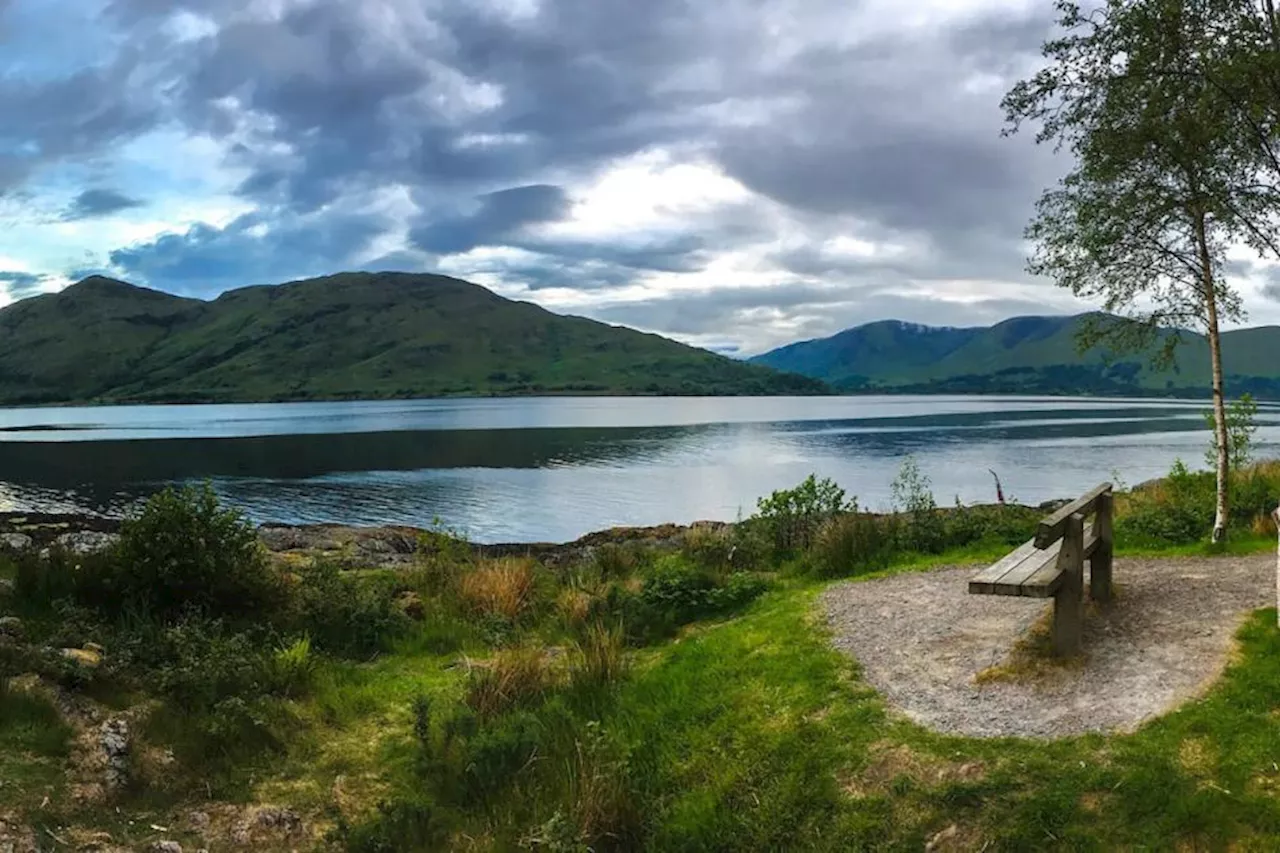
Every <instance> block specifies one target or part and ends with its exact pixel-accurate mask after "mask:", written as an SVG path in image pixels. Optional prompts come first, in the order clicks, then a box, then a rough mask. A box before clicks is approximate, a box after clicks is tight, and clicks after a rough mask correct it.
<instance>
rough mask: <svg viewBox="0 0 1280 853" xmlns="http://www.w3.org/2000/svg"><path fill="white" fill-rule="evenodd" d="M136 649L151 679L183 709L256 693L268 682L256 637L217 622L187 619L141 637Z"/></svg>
mask: <svg viewBox="0 0 1280 853" xmlns="http://www.w3.org/2000/svg"><path fill="white" fill-rule="evenodd" d="M144 642H145V643H146V645H147V646H148V648H145V649H139V650H136V651H135V655H137V656H138V658H140V660H139V662H140V663H142V664H143V665H144V666H145V667H146V668H147V669H149V670H150V671H151V676H152V683H153V685H154V686H155V687H156V689H158V690H159V691H160V692H161V693H163V694H164V695H165V696H167V697H168V698H169V699H170V700H171V701H172V702H173V703H174V704H175V705H177V706H178V707H179V708H181V709H184V710H201V709H210V708H213V707H214V706H215V705H217V704H218V703H219V702H221V701H223V700H225V699H226V698H228V697H255V696H259V695H262V694H263V693H265V692H266V690H267V687H268V685H269V684H270V667H271V664H270V659H269V657H268V655H266V654H265V653H263V651H262V648H263V643H262V641H261V640H260V639H258V638H254V637H251V636H250V635H249V634H247V633H242V632H241V633H236V632H231V631H228V630H227V629H226V627H225V626H224V625H223V624H222V623H220V622H205V621H200V620H194V619H192V620H188V621H185V622H182V623H179V624H177V625H174V626H173V627H171V628H168V629H166V630H164V631H163V632H161V633H160V634H159V635H158V636H156V637H152V638H146V639H145V640H144Z"/></svg>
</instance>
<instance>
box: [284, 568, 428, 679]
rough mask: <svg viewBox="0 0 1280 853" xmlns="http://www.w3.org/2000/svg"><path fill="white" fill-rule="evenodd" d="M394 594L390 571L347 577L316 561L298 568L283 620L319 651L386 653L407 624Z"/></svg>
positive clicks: (364, 654) (363, 654)
mask: <svg viewBox="0 0 1280 853" xmlns="http://www.w3.org/2000/svg"><path fill="white" fill-rule="evenodd" d="M395 596H396V581H395V579H394V578H393V577H391V576H389V575H386V574H370V575H352V574H349V573H346V572H343V571H341V570H340V569H339V568H338V566H337V565H336V564H334V563H331V562H328V561H324V560H320V561H317V562H316V563H315V564H313V565H311V566H307V567H304V568H302V569H301V570H299V572H298V583H297V585H296V588H295V592H294V595H293V602H292V613H291V615H290V616H288V617H287V624H288V627H289V629H290V630H291V631H292V632H293V633H295V634H305V635H307V636H308V637H310V638H311V642H312V643H314V644H315V647H316V648H317V649H319V650H321V651H325V652H329V653H330V654H334V655H341V656H345V657H367V656H369V655H372V654H376V653H378V652H382V651H386V650H387V649H388V648H390V646H391V644H392V642H393V641H394V640H395V639H396V638H398V637H400V636H403V635H404V633H405V632H406V631H407V630H408V628H409V624H410V620H409V618H408V617H407V616H405V614H404V613H403V612H402V611H401V610H400V608H398V607H397V606H396V601H395Z"/></svg>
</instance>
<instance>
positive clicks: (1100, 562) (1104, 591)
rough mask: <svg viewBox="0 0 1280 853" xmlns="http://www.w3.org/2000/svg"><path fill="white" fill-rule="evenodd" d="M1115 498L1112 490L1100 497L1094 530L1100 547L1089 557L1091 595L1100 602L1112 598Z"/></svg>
mask: <svg viewBox="0 0 1280 853" xmlns="http://www.w3.org/2000/svg"><path fill="white" fill-rule="evenodd" d="M1113 500H1114V499H1113V498H1112V496H1111V493H1110V492H1108V493H1106V494H1105V495H1102V496H1101V497H1099V498H1098V511H1097V515H1096V516H1095V518H1094V522H1093V532H1094V534H1096V535H1097V537H1098V548H1097V550H1096V551H1094V552H1093V556H1091V557H1090V558H1089V597H1090V598H1091V599H1093V600H1094V601H1096V602H1098V603H1100V604H1105V603H1106V602H1108V601H1110V600H1111V562H1112V559H1113V549H1114V546H1113V545H1112V544H1111V542H1112V539H1111V537H1112V533H1111V513H1112V507H1113Z"/></svg>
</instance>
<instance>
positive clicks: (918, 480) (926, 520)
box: [890, 456, 948, 554]
mask: <svg viewBox="0 0 1280 853" xmlns="http://www.w3.org/2000/svg"><path fill="white" fill-rule="evenodd" d="M890 489H891V492H892V494H893V507H894V510H895V512H901V513H905V514H906V519H905V523H904V524H901V525H900V526H899V529H898V531H897V532H898V536H899V538H900V540H901V543H902V547H904V548H905V549H906V550H908V551H916V552H918V553H921V554H935V553H937V552H939V551H941V550H942V549H943V548H944V547H945V546H946V545H947V544H948V543H947V536H946V534H947V531H946V529H945V526H944V522H943V519H942V516H941V515H940V514H939V513H938V504H937V502H936V501H935V500H934V499H933V492H932V490H931V489H930V483H929V478H928V476H927V475H925V474H924V473H923V472H922V471H921V470H920V464H919V463H918V462H916V459H915V457H914V456H908V457H907V458H906V459H904V460H902V467H901V469H900V470H899V471H898V476H897V477H895V478H894V481H893V483H892V485H891V486H890Z"/></svg>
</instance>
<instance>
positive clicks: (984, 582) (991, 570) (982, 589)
mask: <svg viewBox="0 0 1280 853" xmlns="http://www.w3.org/2000/svg"><path fill="white" fill-rule="evenodd" d="M1035 550H1036V543H1035V541H1034V540H1030V539H1029V540H1027V541H1026V542H1024V543H1022V544H1021V545H1019V546H1018V547H1017V548H1015V549H1014V550H1013V551H1010V552H1009V553H1008V554H1005V555H1004V556H1003V557H1001V558H1000V559H999V560H998V561H996V562H995V563H992V564H991V565H990V566H988V567H987V568H985V569H983V570H982V571H981V572H979V573H978V574H976V575H974V576H973V578H972V579H970V581H969V592H972V593H976V594H979V595H981V594H986V595H991V594H992V593H993V591H994V590H993V586H994V585H995V583H996V582H997V581H999V580H1000V579H1001V578H1002V577H1004V576H1005V575H1006V574H1008V573H1009V570H1010V569H1013V568H1016V567H1017V565H1018V564H1019V563H1021V562H1022V561H1023V560H1025V559H1026V558H1027V557H1030V556H1031V555H1032V554H1033V553H1034V552H1035Z"/></svg>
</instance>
